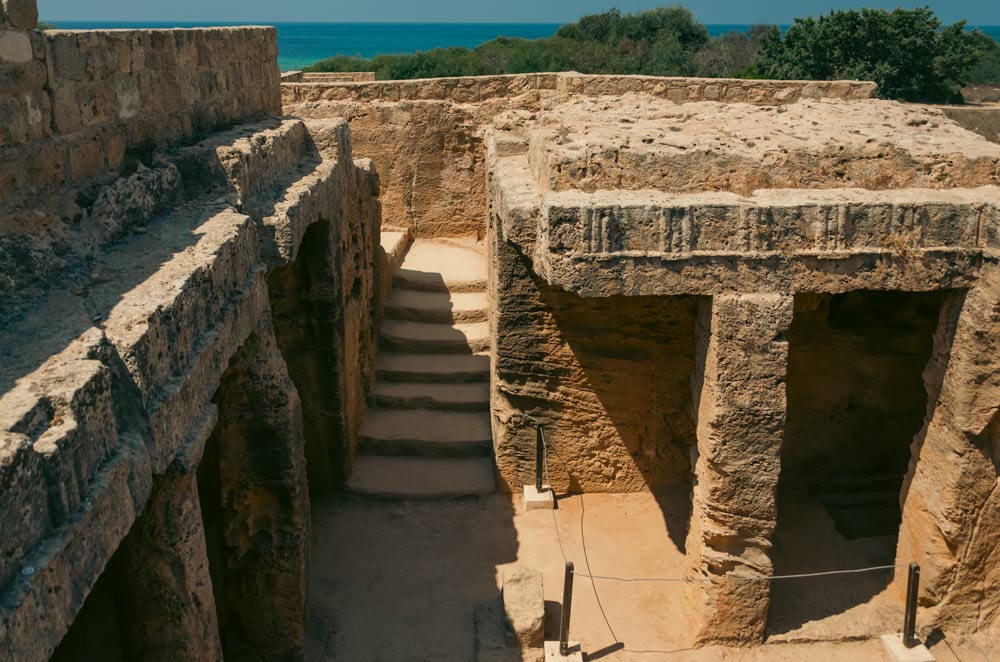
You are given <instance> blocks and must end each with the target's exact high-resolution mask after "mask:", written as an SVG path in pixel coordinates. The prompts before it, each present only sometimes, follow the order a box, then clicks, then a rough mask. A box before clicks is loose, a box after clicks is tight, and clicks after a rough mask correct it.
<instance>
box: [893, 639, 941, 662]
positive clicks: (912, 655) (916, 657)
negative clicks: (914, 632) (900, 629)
mask: <svg viewBox="0 0 1000 662" xmlns="http://www.w3.org/2000/svg"><path fill="white" fill-rule="evenodd" d="M882 645H883V646H885V652H887V653H888V654H889V657H890V658H891V659H892V660H894V661H895V662H934V656H933V655H931V652H930V651H929V650H927V647H926V646H924V645H923V644H917V645H916V646H914V647H913V648H907V647H906V646H904V645H903V635H902V634H883V635H882Z"/></svg>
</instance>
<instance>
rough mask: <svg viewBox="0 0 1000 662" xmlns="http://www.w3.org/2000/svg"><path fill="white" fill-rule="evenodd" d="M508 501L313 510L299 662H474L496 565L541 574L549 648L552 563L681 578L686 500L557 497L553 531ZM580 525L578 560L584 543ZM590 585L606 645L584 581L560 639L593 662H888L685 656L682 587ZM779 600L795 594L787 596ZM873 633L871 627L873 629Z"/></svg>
mask: <svg viewBox="0 0 1000 662" xmlns="http://www.w3.org/2000/svg"><path fill="white" fill-rule="evenodd" d="M518 501H519V499H518V498H517V497H515V499H514V502H513V503H512V502H511V500H510V498H509V497H506V496H504V495H495V496H491V497H487V498H482V499H456V500H447V501H428V502H415V501H409V502H404V501H383V500H377V499H364V498H358V497H351V496H345V495H338V496H336V497H335V498H332V499H330V500H327V501H320V502H316V503H314V504H313V520H314V523H313V527H314V528H313V550H312V570H311V578H310V587H309V588H310V623H309V628H310V631H309V659H310V661H311V662H325V661H328V660H336V661H337V662H383V661H384V662H390V661H391V662H411V661H413V662H417V661H426V662H448V661H456V662H457V661H461V662H472V661H473V660H474V659H475V643H474V631H473V621H472V612H473V608H474V607H475V605H476V604H478V603H480V602H483V601H486V600H488V599H491V598H494V597H495V596H496V595H497V594H498V593H499V588H498V586H499V579H500V576H501V574H502V571H503V567H504V566H506V565H509V564H512V563H515V562H517V563H521V564H525V565H528V566H530V567H533V568H535V569H538V570H541V571H542V572H543V574H544V582H545V600H546V608H547V613H548V615H549V619H548V622H547V624H546V638H547V639H554V638H556V636H555V635H554V633H556V632H557V627H556V625H557V613H558V603H559V602H560V601H561V600H562V577H563V568H564V560H563V551H565V555H566V558H568V559H569V560H571V561H573V562H574V564H575V565H576V569H577V571H578V572H580V573H585V572H586V571H587V568H588V565H589V568H590V570H591V573H592V574H595V575H600V574H607V575H615V576H620V577H677V576H680V575H682V574H683V571H684V567H685V566H684V556H683V552H682V550H681V546H682V545H683V536H684V521H685V518H686V512H684V507H683V504H684V503H685V499H683V498H681V497H679V496H676V495H669V494H668V495H660V496H659V497H658V498H657V497H655V496H653V495H651V494H648V493H644V494H628V495H610V494H590V495H587V496H586V497H583V498H581V497H579V496H576V497H571V498H564V499H561V500H560V502H559V509H558V510H557V511H555V522H554V521H553V512H552V511H537V510H536V511H532V512H523V510H522V508H521V507H520V504H519V502H518ZM581 515H582V516H583V517H582V523H583V526H584V528H583V533H584V536H583V537H585V539H586V553H584V549H583V545H582V544H581V543H582V538H583V537H582V536H581ZM557 526H558V531H559V538H560V539H561V541H562V548H560V545H559V542H558V541H557V538H556V533H555V532H556V527H557ZM779 535H780V532H779ZM595 581H596V586H597V591H598V594H599V596H600V599H601V604H602V605H603V607H604V612H605V613H606V614H607V617H608V621H609V622H610V625H611V627H612V628H613V629H614V632H615V636H612V634H611V632H610V631H609V628H608V624H606V623H605V621H604V618H603V616H602V614H601V610H600V608H599V607H598V602H597V600H596V599H595V594H594V588H593V586H591V584H590V581H589V580H587V579H584V578H582V577H578V578H577V580H576V587H575V592H574V598H573V621H572V629H571V639H573V640H576V641H579V642H580V644H581V646H582V649H583V650H584V651H585V652H586V653H587V659H590V660H598V659H600V660H605V661H607V662H649V661H656V660H671V661H673V660H684V661H687V660H691V661H696V662H701V661H721V660H730V661H734V662H743V661H747V662H750V661H756V660H775V661H781V662H785V661H789V662H790V661H793V660H795V661H797V660H810V661H815V662H834V661H840V660H845V661H846V660H876V661H881V660H888V659H889V658H888V656H886V655H885V653H884V652H883V650H882V645H881V643H880V642H879V641H878V640H877V639H875V640H873V639H865V640H861V641H852V642H844V643H770V644H768V645H765V646H762V647H758V648H755V649H749V650H742V649H725V648H719V647H710V648H701V649H697V650H695V649H692V648H691V646H690V638H689V637H690V630H689V628H688V625H687V622H686V620H685V616H684V612H683V596H684V590H685V586H684V584H681V583H673V582H653V583H632V582H630V583H626V582H611V581H606V580H595ZM806 589H807V587H806V586H801V587H800V592H799V593H798V597H797V599H796V601H795V602H794V605H796V607H795V608H796V609H801V608H803V606H806V607H808V605H809V600H808V599H803V598H802V592H803V591H804V590H806ZM785 591H786V593H788V592H791V593H795V590H794V589H785ZM859 595H861V596H863V599H864V600H868V599H869V598H872V591H871V590H870V585H869V584H865V585H863V586H862V589H861V590H860V592H859ZM844 599H845V598H844V596H843V595H841V596H840V597H839V598H838V600H840V603H841V604H844V602H843V601H844ZM888 600H889V598H888V597H887V595H885V594H882V593H876V594H875V595H874V599H872V600H871V602H872V603H874V607H872V606H868V605H866V604H865V603H862V604H861V605H858V606H856V607H855V608H854V609H853V612H854V616H852V615H850V614H848V615H843V614H842V615H839V616H834V617H833V619H839V620H832V619H830V618H824V619H821V620H818V621H816V622H809V621H808V619H804V618H799V619H798V621H799V622H797V623H796V624H795V625H796V627H797V628H799V630H800V631H801V632H800V635H801V637H803V638H804V637H807V636H808V635H809V632H810V631H812V632H814V633H816V634H817V635H818V636H826V634H824V633H829V632H830V631H831V630H833V631H841V630H842V629H843V630H844V631H845V634H846V636H848V637H865V636H868V635H867V634H866V632H867V631H869V630H871V628H872V626H871V624H870V623H868V624H867V625H866V626H865V627H861V629H860V630H859V631H851V628H858V627H860V626H859V622H860V621H868V620H870V618H871V614H872V613H876V612H877V613H879V614H881V615H882V617H884V618H891V617H892V615H893V614H894V613H895V611H894V610H895V609H896V607H895V605H891V604H887V601H888ZM818 604H819V606H818V612H817V613H819V614H824V613H825V612H826V611H828V610H827V609H826V607H824V603H823V601H819V602H818ZM873 609H874V610H875V611H874V612H873ZM802 621H804V622H802ZM874 627H875V629H880V628H881V627H882V624H881V622H879V623H878V624H877V625H876V626H874ZM810 628H811V630H810ZM802 632H804V633H805V634H802ZM774 638H775V637H772V639H774ZM616 641H617V642H621V643H616ZM638 651H646V652H638ZM932 652H933V653H934V654H935V656H936V657H937V660H939V661H941V662H952V661H956V660H957V661H959V662H973V661H976V660H982V657H981V656H978V655H976V654H975V653H974V652H973V651H971V650H969V649H962V648H959V647H956V646H954V645H953V644H950V643H949V642H947V641H939V642H937V643H935V645H934V646H933V647H932ZM994 657H996V654H995V652H994Z"/></svg>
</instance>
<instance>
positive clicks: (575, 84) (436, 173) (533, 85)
mask: <svg viewBox="0 0 1000 662" xmlns="http://www.w3.org/2000/svg"><path fill="white" fill-rule="evenodd" d="M310 76H312V74H309V75H306V77H305V78H303V82H286V83H284V84H283V85H282V102H283V105H284V109H285V112H287V113H291V114H294V115H298V116H301V117H310V118H322V117H346V118H348V119H349V120H350V122H351V127H352V129H353V131H354V146H355V150H356V151H357V154H358V155H359V156H364V157H368V158H371V159H372V160H373V161H374V162H375V166H376V168H378V171H379V173H380V174H381V183H382V201H383V205H384V210H385V215H384V218H385V222H386V223H387V224H391V225H397V226H402V227H407V228H410V229H411V230H412V231H413V232H414V233H415V234H416V235H417V236H468V235H479V236H482V235H483V234H484V233H485V228H486V218H487V206H488V205H487V199H486V186H485V181H486V168H485V157H484V155H485V143H484V133H485V129H486V127H487V126H489V125H490V124H492V122H493V118H494V117H495V116H496V115H498V114H499V113H501V112H503V111H506V110H523V111H526V112H534V111H537V110H539V109H540V108H541V107H542V105H543V103H546V102H548V101H549V100H558V99H565V98H567V97H569V96H572V95H583V96H593V97H596V96H605V95H610V96H620V95H623V94H627V93H631V92H644V93H647V94H650V95H653V96H654V97H656V98H665V99H668V100H671V101H674V102H677V103H685V102H693V101H726V102H743V103H750V104H760V105H781V104H788V103H794V102H796V101H798V100H800V99H821V98H822V99H863V98H868V97H870V96H871V95H872V94H873V93H874V90H875V87H874V84H873V83H864V82H858V81H833V82H827V81H821V82H810V81H747V80H737V79H694V78H661V77H653V76H590V75H583V74H575V73H564V74H555V73H545V74H518V75H510V76H480V77H466V78H435V79H427V80H404V81H374V82H366V83H314V82H307V81H308V80H309V79H310Z"/></svg>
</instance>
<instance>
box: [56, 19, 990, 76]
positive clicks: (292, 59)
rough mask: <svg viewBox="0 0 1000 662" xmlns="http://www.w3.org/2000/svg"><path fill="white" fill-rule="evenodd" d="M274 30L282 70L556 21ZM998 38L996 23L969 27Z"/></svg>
mask: <svg viewBox="0 0 1000 662" xmlns="http://www.w3.org/2000/svg"><path fill="white" fill-rule="evenodd" d="M51 22H52V23H54V24H55V25H56V27H58V28H63V29H65V30H97V29H112V28H128V29H136V28H201V27H211V26H223V25H246V24H247V23H246V22H245V21H244V22H242V23H177V22H144V23H137V22H114V21H103V22H101V21H58V20H55V21H51ZM270 25H274V26H275V27H276V28H277V29H278V66H279V67H280V68H281V70H282V71H293V70H296V69H301V68H302V67H305V66H307V65H310V64H312V63H314V62H316V61H318V60H322V59H323V58H327V57H332V56H334V55H348V56H360V57H366V58H367V57H372V56H374V55H388V54H394V53H415V52H417V51H429V50H431V49H434V48H443V47H450V46H465V47H467V48H474V47H476V46H478V45H479V44H481V43H483V42H485V41H489V40H490V39H494V38H496V37H521V38H523V39H537V38H539V37H549V36H551V35H553V34H554V33H555V31H556V30H557V29H558V28H559V25H560V24H558V23H272V24H270ZM705 27H706V28H707V29H708V32H709V34H711V35H713V36H715V35H720V34H725V33H727V32H733V31H745V30H747V29H748V28H749V27H750V26H749V25H738V24H727V23H716V24H706V26H705ZM970 27H975V28H978V29H979V30H982V31H983V32H985V33H986V34H989V35H990V36H991V37H993V38H994V39H996V40H998V41H1000V26H996V25H987V26H970Z"/></svg>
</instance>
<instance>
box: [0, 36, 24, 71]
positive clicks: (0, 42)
mask: <svg viewBox="0 0 1000 662" xmlns="http://www.w3.org/2000/svg"><path fill="white" fill-rule="evenodd" d="M31 57H32V55H31V41H29V40H28V35H26V34H24V33H23V32H16V31H14V30H0V63H3V64H4V65H6V64H7V63H12V64H20V63H23V62H30V61H31Z"/></svg>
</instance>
